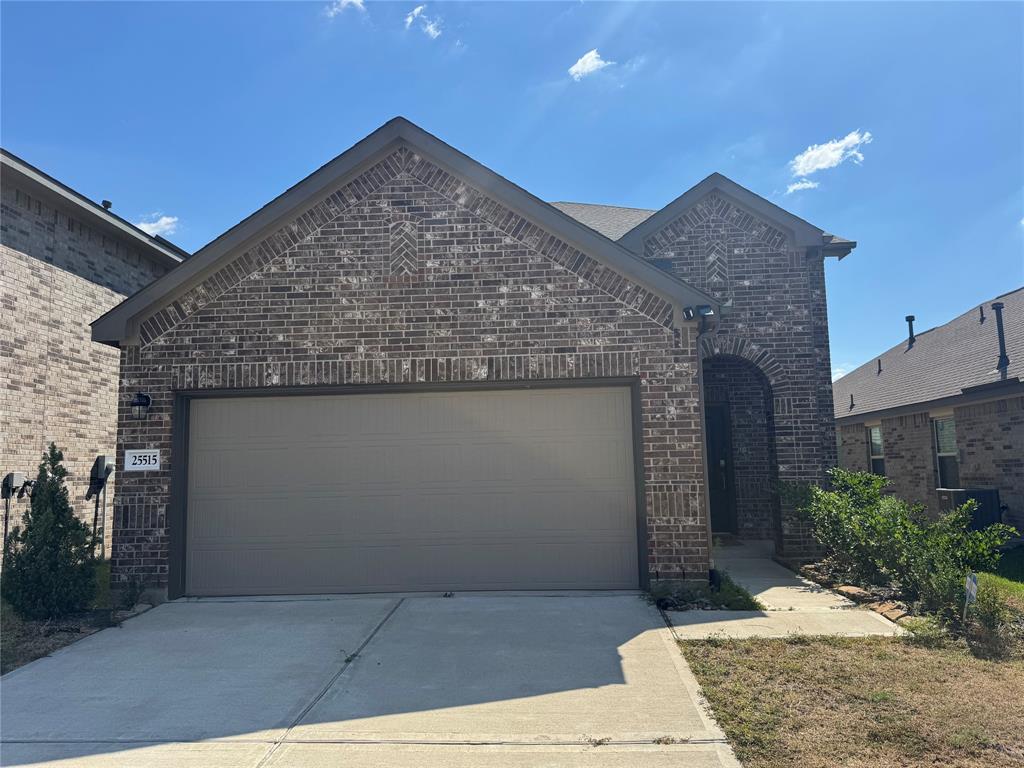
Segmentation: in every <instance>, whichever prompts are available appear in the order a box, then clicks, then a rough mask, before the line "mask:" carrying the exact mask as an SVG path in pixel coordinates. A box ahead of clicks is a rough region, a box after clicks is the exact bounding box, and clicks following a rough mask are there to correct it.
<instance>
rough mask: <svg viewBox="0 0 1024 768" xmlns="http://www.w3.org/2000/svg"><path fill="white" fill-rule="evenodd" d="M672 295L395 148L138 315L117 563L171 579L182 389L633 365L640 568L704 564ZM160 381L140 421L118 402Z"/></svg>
mask: <svg viewBox="0 0 1024 768" xmlns="http://www.w3.org/2000/svg"><path fill="white" fill-rule="evenodd" d="M671 315H672V308H671V307H670V306H669V305H668V304H667V303H666V302H665V301H664V300H663V299H660V298H659V297H657V296H655V295H653V294H650V293H648V292H646V291H644V290H642V289H640V288H639V287H637V286H635V285H633V284H631V283H629V282H628V281H627V280H625V279H624V278H622V277H621V276H620V275H618V274H617V273H615V272H614V271H612V270H610V269H608V268H606V267H603V266H602V265H600V264H599V263H598V262H596V261H594V260H593V259H591V258H589V257H588V256H586V255H585V254H583V253H580V252H579V251H577V250H575V249H574V248H572V247H571V246H569V245H568V244H566V243H564V242H562V241H560V240H558V239H557V238H555V237H553V236H552V235H550V234H548V233H546V232H544V231H542V230H540V229H538V228H537V227H536V226H534V225H532V224H530V223H529V222H527V221H525V220H523V219H522V218H520V217H519V216H517V215H516V214H515V213H513V212H512V211H510V210H508V209H506V208H504V207H503V206H501V205H500V204H499V203H497V202H495V201H493V200H490V199H488V198H487V197H486V196H484V195H483V194H482V193H481V192H479V191H477V190H475V189H473V188H472V187H470V186H468V185H466V184H464V183H463V182H461V181H460V180H459V179H458V178H455V177H452V176H451V175H449V174H448V173H447V172H445V171H443V170H441V169H440V168H438V167H436V166H434V165H432V164H431V163H429V162H427V161H426V160H425V159H423V158H421V157H418V156H417V155H415V154H412V153H410V152H409V151H408V150H407V149H404V148H403V149H400V150H398V151H396V152H395V153H394V154H392V155H390V156H388V157H387V158H386V159H384V160H382V161H381V162H380V163H379V164H377V165H376V166H374V167H373V168H370V169H368V170H367V171H365V172H364V173H363V174H362V175H361V176H360V177H359V178H357V179H356V180H354V181H352V182H351V183H349V184H347V185H346V186H345V187H344V188H342V189H340V190H338V191H337V192H335V193H334V194H332V195H331V196H330V197H329V198H328V199H327V200H326V201H324V202H323V203H321V204H318V205H316V206H314V207H313V208H312V209H310V210H309V211H308V212H307V213H306V214H304V215H302V216H300V217H299V218H298V219H297V220H296V221H295V222H293V223H292V224H290V225H287V226H285V227H284V228H283V229H282V230H280V231H279V232H277V233H275V234H274V235H272V236H270V237H268V238H267V239H266V240H264V241H263V242H262V243H260V244H259V245H257V246H255V247H253V248H252V249H251V250H250V251H248V252H246V253H245V254H242V255H241V256H239V257H238V258H237V259H236V260H235V261H234V262H232V263H230V264H227V265H225V266H224V267H223V268H222V269H221V270H220V271H219V272H218V273H217V274H215V275H213V276H211V277H210V278H208V279H207V280H206V282H205V283H204V284H202V285H201V286H199V287H197V288H195V289H192V290H190V291H189V292H188V293H187V294H186V295H184V296H182V297H180V298H178V299H176V300H175V301H174V302H173V303H171V304H170V305H168V306H167V307H165V308H164V309H163V310H160V311H159V312H157V314H156V315H154V317H153V318H152V319H150V320H148V321H146V322H144V323H143V324H142V327H141V346H134V347H130V348H128V349H126V350H125V351H124V355H123V358H122V382H121V392H122V394H121V397H120V399H119V402H120V406H121V416H120V430H119V436H118V456H119V457H120V456H121V455H122V453H123V451H124V450H125V449H126V448H143V447H159V448H160V449H161V451H162V455H163V459H164V461H165V462H166V463H165V465H164V466H165V469H164V470H163V471H161V472H157V473H145V474H141V473H140V474H138V475H133V476H130V477H125V478H122V481H121V484H120V485H119V487H118V493H117V499H116V502H115V506H116V513H115V526H114V552H113V573H114V579H115V581H116V582H125V581H126V580H129V579H138V580H141V581H144V582H146V583H148V584H149V585H152V586H157V585H164V584H166V582H167V574H168V560H167V554H168V543H169V534H170V531H168V527H167V507H168V500H169V495H168V494H169V480H170V473H169V471H168V469H167V467H169V466H170V459H171V455H170V453H171V435H172V427H173V425H172V413H171V410H172V403H173V396H174V393H175V391H178V390H188V389H197V388H202V389H216V388H221V387H276V386H284V385H313V384H348V383H383V382H445V381H451V382H455V381H517V380H523V379H536V380H542V379H567V378H580V379H582V378H599V377H609V376H635V377H638V378H639V380H640V382H641V384H640V389H641V408H642V419H643V444H644V456H643V462H644V463H643V472H644V477H645V481H646V488H645V490H646V510H647V524H648V531H649V540H648V545H647V549H648V553H649V558H650V570H651V572H652V575H654V576H656V577H657V576H660V577H661V578H673V577H689V578H701V577H703V576H705V575H706V571H707V568H708V564H709V541H708V533H707V518H706V509H705V500H704V486H703V448H702V439H701V427H700V413H699V392H698V388H697V351H696V333H695V330H694V328H693V326H692V325H689V326H687V327H685V328H684V329H682V330H681V331H679V332H677V333H673V331H672V330H671ZM136 390H143V391H146V392H149V393H151V394H152V395H153V398H154V402H153V409H152V413H151V416H150V418H149V419H148V420H147V421H145V422H135V421H132V420H131V419H129V418H128V413H127V405H126V403H127V398H128V396H129V394H130V393H131V392H134V391H136Z"/></svg>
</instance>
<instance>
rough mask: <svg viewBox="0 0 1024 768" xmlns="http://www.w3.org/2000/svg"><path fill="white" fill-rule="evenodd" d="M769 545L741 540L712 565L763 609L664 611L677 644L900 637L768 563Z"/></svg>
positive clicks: (883, 622) (884, 623) (872, 616)
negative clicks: (719, 639)
mask: <svg viewBox="0 0 1024 768" xmlns="http://www.w3.org/2000/svg"><path fill="white" fill-rule="evenodd" d="M772 548H773V545H772V542H770V541H769V542H761V541H753V542H740V543H737V544H731V545H729V546H726V547H721V548H718V549H716V550H715V552H714V559H715V567H716V568H718V569H719V570H722V571H726V572H727V573H728V574H729V576H730V577H731V578H732V580H733V581H735V582H736V583H737V584H739V585H740V586H742V587H743V588H744V589H746V590H747V591H748V592H750V594H751V595H753V596H754V598H755V599H756V600H757V601H758V602H759V603H761V605H763V606H764V607H765V610H763V611H668V612H666V613H667V615H668V617H669V620H670V621H671V622H672V627H673V629H674V631H675V633H676V635H677V636H678V638H679V639H680V640H699V639H704V638H707V637H711V636H715V637H729V638H737V639H741V638H747V637H787V636H789V635H834V636H837V637H867V636H869V635H899V634H902V633H903V630H901V629H900V628H899V627H898V626H897V625H896V624H894V623H892V622H891V621H889V620H888V619H886V618H884V617H882V616H879V615H878V614H877V613H875V612H874V611H868V610H863V609H860V608H858V607H857V606H856V605H855V604H854V603H853V602H851V601H850V600H847V599H846V598H845V597H842V596H841V595H837V594H836V593H835V592H832V591H831V590H828V589H825V588H824V587H821V586H819V585H817V584H814V583H813V582H810V581H807V580H806V579H803V578H801V577H799V576H797V575H796V574H795V573H793V572H792V571H790V570H789V569H787V568H784V567H783V566H781V565H779V564H778V563H776V562H775V561H774V560H772V559H771V553H772Z"/></svg>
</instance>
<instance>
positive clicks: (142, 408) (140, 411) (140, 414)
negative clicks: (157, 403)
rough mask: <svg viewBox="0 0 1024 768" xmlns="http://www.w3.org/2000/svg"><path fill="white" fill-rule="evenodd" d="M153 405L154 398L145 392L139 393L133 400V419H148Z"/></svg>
mask: <svg viewBox="0 0 1024 768" xmlns="http://www.w3.org/2000/svg"><path fill="white" fill-rule="evenodd" d="M152 404H153V398H152V397H150V396H149V395H147V394H146V393H144V392H139V393H137V394H136V395H135V397H133V398H132V402H131V406H132V418H133V419H136V420H138V421H141V420H142V419H144V418H146V416H147V415H148V414H149V406H151V405H152Z"/></svg>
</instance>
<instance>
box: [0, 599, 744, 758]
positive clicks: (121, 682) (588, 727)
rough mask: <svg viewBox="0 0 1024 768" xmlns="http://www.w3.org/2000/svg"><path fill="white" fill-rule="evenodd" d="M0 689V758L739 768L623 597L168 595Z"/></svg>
mask: <svg viewBox="0 0 1024 768" xmlns="http://www.w3.org/2000/svg"><path fill="white" fill-rule="evenodd" d="M0 685H2V688H3V696H2V701H0V764H2V765H5V766H14V765H54V766H57V765H59V766H61V768H69V767H70V766H89V767H90V768H91V767H92V766H104V767H106V766H114V767H115V768H117V767H118V766H167V768H171V766H173V767H174V768H191V767H192V766H196V767H198V766H204V767H205V766H228V767H230V768H236V767H237V768H292V767H295V766H311V767H312V768H316V767H317V766H324V767H325V768H326V766H335V765H345V766H351V768H368V767H369V766H382V765H386V766H395V767H396V768H403V767H407V768H421V766H450V767H451V768H476V767H479V768H482V767H483V766H493V765H501V766H511V767H512V768H516V767H522V768H526V767H527V766H567V767H568V768H577V767H579V768H584V767H585V766H596V767H599V768H625V767H626V766H636V768H668V766H677V765H686V766H693V768H723V767H724V766H729V767H730V768H738V765H739V764H738V763H737V762H736V760H735V758H734V756H733V754H732V750H731V748H730V747H729V746H728V744H727V743H726V741H725V737H724V734H723V733H722V732H721V730H720V729H719V728H718V726H717V725H716V724H715V722H714V721H713V720H712V719H711V717H710V715H709V714H708V711H707V710H706V708H705V707H704V706H703V705H702V699H701V697H700V694H699V690H698V687H697V683H696V680H695V679H694V677H693V675H692V674H691V672H690V670H689V668H688V667H687V665H686V662H685V660H684V659H683V657H682V654H681V653H680V652H679V649H678V648H677V647H676V645H675V642H674V640H673V638H672V636H671V632H670V630H669V629H668V627H666V626H665V622H664V620H663V619H662V616H661V615H660V614H659V612H658V611H657V610H656V609H654V608H653V607H652V606H650V605H649V604H647V602H646V601H645V600H644V599H643V597H642V596H641V595H639V594H637V593H624V594H609V593H593V594H582V595H581V594H579V593H573V594H552V595H536V594H532V595H530V596H524V595H510V594H489V595H488V594H472V593H465V594H456V595H455V597H454V598H442V597H440V596H430V595H426V596H424V595H416V596H406V597H402V596H394V595H386V596H361V597H314V598H294V599H288V598H283V599H281V598H275V599H233V600H228V599H210V600H202V601H175V602H173V603H167V604H165V605H162V606H160V607H158V608H155V609H153V610H151V611H149V612H148V613H145V614H143V615H141V616H139V617H137V618H134V619H131V620H129V621H127V622H125V623H124V624H123V625H122V626H121V627H120V628H112V629H106V630H103V631H102V632H98V633H96V634H95V635H92V636H90V637H87V638H85V639H84V640H81V641H80V642H78V643H75V644H74V645H71V646H69V647H67V648H65V649H63V650H61V651H58V652H57V653H55V654H53V655H52V656H50V657H47V658H44V659H40V660H38V661H35V662H33V663H31V664H28V665H26V666H25V667H22V668H21V669H18V670H15V671H14V672H12V673H10V674H8V675H6V676H4V678H3V679H2V681H0Z"/></svg>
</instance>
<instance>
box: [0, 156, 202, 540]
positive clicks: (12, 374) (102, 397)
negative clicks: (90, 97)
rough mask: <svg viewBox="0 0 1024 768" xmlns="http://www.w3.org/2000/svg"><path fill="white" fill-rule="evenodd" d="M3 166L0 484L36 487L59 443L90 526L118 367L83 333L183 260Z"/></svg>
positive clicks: (88, 204) (64, 190) (89, 205)
mask: <svg viewBox="0 0 1024 768" xmlns="http://www.w3.org/2000/svg"><path fill="white" fill-rule="evenodd" d="M0 163H2V164H0V196H2V211H0V378H2V379H3V382H4V386H3V395H2V401H0V412H2V414H3V427H2V430H0V435H2V436H0V475H6V474H7V473H8V472H23V473H25V475H26V476H27V477H29V478H31V477H34V476H35V473H36V468H37V467H38V465H39V459H40V456H41V455H42V453H43V451H44V450H45V448H46V446H47V445H49V443H50V441H55V442H56V443H57V445H58V447H60V448H61V449H62V450H63V451H64V459H65V463H66V465H67V468H68V470H69V473H70V474H69V478H68V485H69V490H70V492H71V495H72V502H73V503H74V505H75V509H76V511H77V512H78V513H79V514H81V515H82V516H83V517H85V518H87V519H88V520H90V521H91V519H92V514H93V509H92V504H91V503H89V504H88V505H86V504H85V500H84V496H85V493H86V491H87V490H88V485H89V470H90V469H91V467H92V463H93V460H94V459H95V457H96V456H97V455H100V454H103V455H107V456H109V457H110V458H111V460H112V459H113V456H114V449H115V446H116V438H117V380H118V365H119V357H118V353H117V350H113V349H111V348H110V347H109V346H107V345H105V344H99V343H96V342H93V341H92V338H91V332H90V328H89V323H90V321H92V320H93V319H95V318H96V317H97V316H98V315H100V314H102V313H103V312H106V311H107V310H108V309H110V308H111V307H113V306H115V305H117V304H119V303H120V302H121V301H122V300H123V299H124V298H125V296H128V295H130V294H133V293H135V292H136V291H138V290H139V289H140V288H142V287H143V286H145V285H147V284H148V283H150V282H152V281H153V280H155V279H156V278H158V277H160V276H161V275H164V274H166V273H167V272H168V271H170V270H171V269H172V268H174V267H175V266H177V265H178V264H179V263H180V262H181V261H182V259H183V258H184V257H185V256H186V255H187V254H186V253H185V252H184V251H182V250H180V249H179V248H177V247H175V246H174V245H172V244H171V243H169V242H167V241H166V240H164V239H162V238H156V237H150V236H149V235H147V234H146V233H145V232H143V231H142V230H140V229H138V228H136V227H134V226H132V225H131V224H129V223H128V222H127V221H125V220H124V219H122V218H120V217H119V216H117V215H115V214H113V213H112V212H111V211H109V210H107V209H105V208H103V207H102V206H100V205H97V204H95V203H93V202H92V201H91V200H88V199H86V198H85V197H83V196H82V195H80V194H78V193H77V192H75V191H74V190H72V189H70V188H68V187H66V186H65V185H63V184H61V183H60V182H59V181H57V180H56V179H53V178H51V177H50V176H48V175H46V174H45V173H43V172H42V171H40V170H39V169H38V168H34V167H33V166H31V165H29V164H28V163H26V162H25V161H24V160H21V159H20V158H18V157H16V156H14V155H12V154H11V153H9V152H7V151H5V150H0ZM24 504H25V502H22V505H24ZM22 508H23V507H22ZM110 509H111V505H109V504H108V513H109V510H110ZM12 512H13V514H14V515H15V518H16V519H17V517H18V514H19V513H18V505H15V507H14V509H13V510H12ZM15 521H16V520H15Z"/></svg>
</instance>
